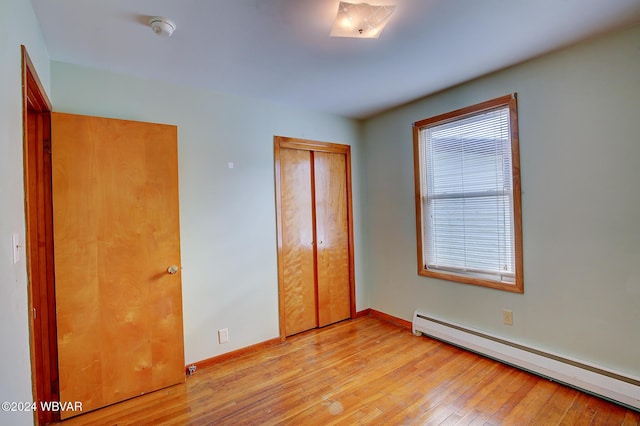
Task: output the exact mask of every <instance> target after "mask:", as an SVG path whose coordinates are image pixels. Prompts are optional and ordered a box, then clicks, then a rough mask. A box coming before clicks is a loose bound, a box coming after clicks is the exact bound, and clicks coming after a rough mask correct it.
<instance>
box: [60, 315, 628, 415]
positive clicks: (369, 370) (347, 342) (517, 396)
mask: <svg viewBox="0 0 640 426" xmlns="http://www.w3.org/2000/svg"><path fill="white" fill-rule="evenodd" d="M60 424H61V425H63V426H72V425H142V424H144V425H147V424H149V425H151V424H152V425H159V424H171V425H200V424H203V425H209V424H210V425H275V424H286V425H334V424H340V425H357V424H371V425H418V424H433V425H453V424H461V425H502V424H504V425H526V424H532V425H556V424H562V425H638V424H640V413H638V412H636V411H632V410H629V409H626V408H624V407H621V406H619V405H616V404H613V403H611V402H608V401H605V400H602V399H600V398H597V397H594V396H591V395H588V394H585V393H583V392H580V391H577V390H575V389H572V388H569V387H566V386H563V385H560V384H558V383H554V382H551V381H549V380H546V379H543V378H539V377H537V376H534V375H532V374H529V373H526V372H524V371H520V370H518V369H515V368H512V367H509V366H507V365H504V364H501V363H499V362H495V361H492V360H490V359H487V358H484V357H482V356H479V355H476V354H473V353H470V352H467V351H464V350H462V349H459V348H456V347H453V346H450V345H448V344H445V343H442V342H439V341H437V340H433V339H430V338H427V337H415V336H413V335H412V334H411V333H410V332H409V331H408V330H406V329H404V328H400V327H397V326H394V325H391V324H389V323H386V322H384V321H381V320H379V319H376V318H371V317H363V318H359V319H356V320H351V321H345V322H342V323H339V324H335V325H333V326H329V327H326V328H323V329H319V330H313V331H310V332H306V333H302V334H299V335H297V336H294V337H291V338H289V339H287V341H286V343H283V344H281V345H278V346H274V347H272V348H268V349H265V350H262V351H260V352H256V353H253V354H249V355H244V356H241V357H238V358H236V359H230V360H227V361H224V362H222V363H220V364H217V365H214V366H212V367H209V368H205V369H201V370H199V371H197V372H196V373H195V374H194V375H193V376H191V377H188V378H187V380H186V383H185V384H184V385H177V386H173V387H171V388H167V389H164V390H160V391H157V392H154V393H152V394H148V395H144V396H141V397H138V398H135V399H132V400H129V401H125V402H122V403H120V404H116V405H113V406H111V407H107V408H104V409H101V410H98V411H95V412H91V413H86V414H83V415H81V416H78V417H76V418H73V419H70V420H68V421H65V422H62V423H60Z"/></svg>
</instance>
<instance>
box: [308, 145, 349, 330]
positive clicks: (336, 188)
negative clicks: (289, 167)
mask: <svg viewBox="0 0 640 426" xmlns="http://www.w3.org/2000/svg"><path fill="white" fill-rule="evenodd" d="M313 159H314V167H313V169H314V181H315V185H314V188H315V212H316V215H315V216H316V221H315V223H316V241H317V246H318V247H317V256H316V259H317V260H316V262H317V265H318V267H317V269H318V278H317V280H318V326H320V327H323V326H325V325H328V324H333V323H334V322H338V321H342V320H344V319H347V318H349V317H350V315H351V312H350V301H349V296H350V291H349V290H350V289H349V278H350V274H349V226H348V224H349V222H348V204H347V168H346V156H345V155H344V154H338V153H331V152H314V153H313Z"/></svg>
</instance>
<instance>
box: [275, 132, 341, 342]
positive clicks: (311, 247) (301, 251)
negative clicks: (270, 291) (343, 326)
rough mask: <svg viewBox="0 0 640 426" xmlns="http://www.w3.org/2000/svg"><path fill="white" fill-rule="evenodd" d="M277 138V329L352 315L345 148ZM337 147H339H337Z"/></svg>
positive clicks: (294, 329) (288, 330)
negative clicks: (278, 305)
mask: <svg viewBox="0 0 640 426" xmlns="http://www.w3.org/2000/svg"><path fill="white" fill-rule="evenodd" d="M284 144H285V145H286V146H281V145H278V139H276V165H277V168H276V170H277V172H278V178H279V180H278V181H277V194H278V196H277V199H278V203H279V219H278V227H279V232H278V239H279V252H278V255H279V266H278V268H279V270H278V273H279V280H280V310H281V316H280V321H281V333H282V334H283V335H284V336H291V335H293V334H296V333H300V332H302V331H306V330H310V329H312V328H316V327H322V326H325V325H329V324H333V323H335V322H338V321H342V320H344V319H347V318H350V317H351V309H352V300H351V298H352V288H351V276H352V274H351V268H352V266H351V265H352V263H351V258H350V256H351V255H350V250H349V247H350V225H349V223H350V222H349V215H350V209H349V206H350V204H349V191H348V184H349V177H348V161H349V160H348V156H347V154H346V153H344V152H331V151H329V150H330V149H333V150H343V151H347V152H348V148H345V147H344V146H339V145H335V144H327V145H328V146H329V148H327V149H326V150H322V146H320V145H321V143H317V145H318V148H319V149H315V148H316V145H315V144H314V145H313V146H311V147H310V146H309V142H308V141H307V142H302V143H300V145H302V148H296V142H291V141H289V140H286V141H285V143H284ZM337 147H341V148H337Z"/></svg>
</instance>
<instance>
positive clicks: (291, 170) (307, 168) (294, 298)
mask: <svg viewBox="0 0 640 426" xmlns="http://www.w3.org/2000/svg"><path fill="white" fill-rule="evenodd" d="M311 165H312V163H311V151H304V150H298V149H281V150H280V192H281V214H282V241H281V247H282V251H281V255H280V262H281V268H282V275H283V276H282V283H281V284H282V291H283V292H284V294H283V295H281V297H283V298H284V315H283V316H284V323H285V326H284V328H285V334H286V335H287V336H291V335H292V334H296V333H300V332H302V331H305V330H310V329H312V328H315V327H317V326H318V319H317V313H316V312H317V299H316V286H315V260H314V257H315V253H314V251H315V250H314V231H313V222H314V218H313V185H312V179H311V177H312V174H311Z"/></svg>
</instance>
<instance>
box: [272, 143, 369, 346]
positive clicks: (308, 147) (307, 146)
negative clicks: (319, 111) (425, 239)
mask: <svg viewBox="0 0 640 426" xmlns="http://www.w3.org/2000/svg"><path fill="white" fill-rule="evenodd" d="M273 142H274V143H273V145H274V165H275V186H276V188H275V189H276V230H277V235H276V236H277V244H278V303H279V311H280V315H279V318H280V340H281V341H284V340H286V332H285V309H284V305H285V295H284V265H283V261H282V258H283V247H282V241H283V234H282V232H283V222H282V192H281V190H282V187H281V182H280V171H281V170H280V150H281V149H297V150H303V151H313V152H328V153H335V154H342V155H344V156H345V164H346V180H347V181H346V189H347V226H348V245H349V247H348V250H349V299H350V300H349V305H350V311H351V318H355V317H356V290H355V268H354V260H353V259H354V249H353V247H354V244H353V202H352V179H351V147H350V146H349V145H343V144H337V143H331V142H320V141H314V140H308V139H297V138H289V137H284V136H274V137H273Z"/></svg>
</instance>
